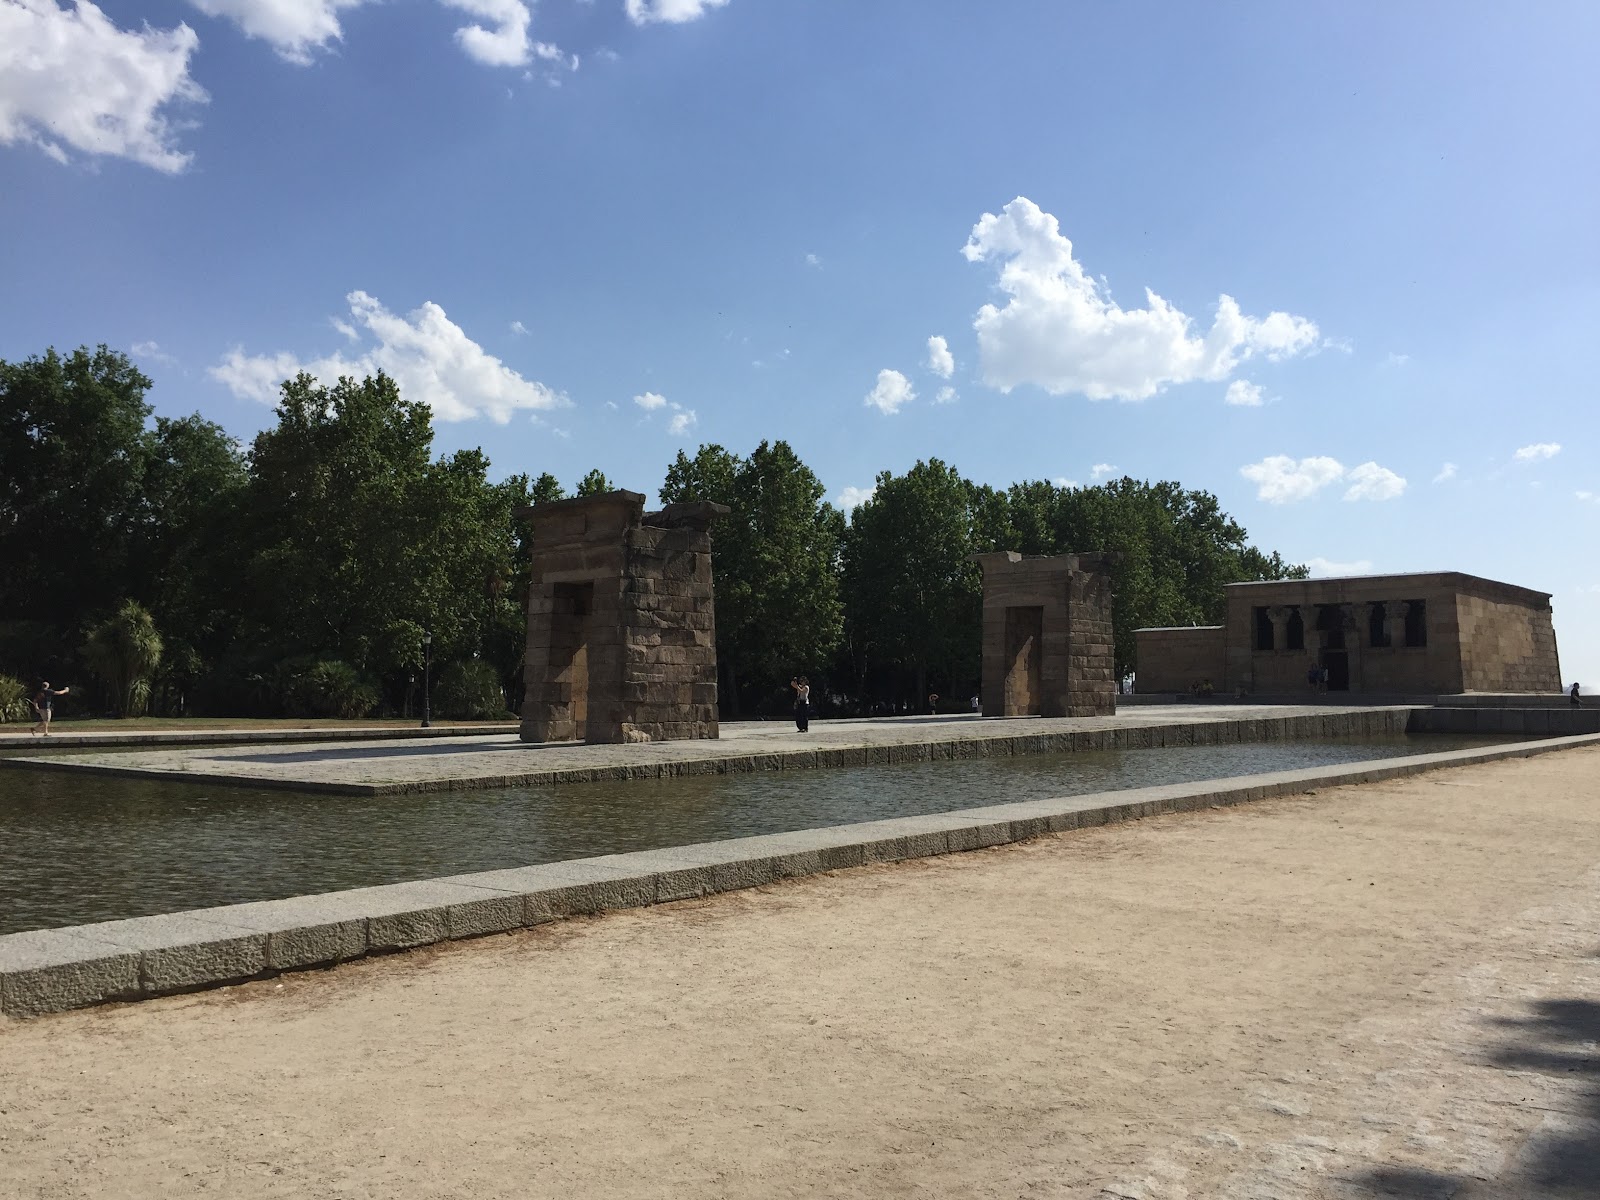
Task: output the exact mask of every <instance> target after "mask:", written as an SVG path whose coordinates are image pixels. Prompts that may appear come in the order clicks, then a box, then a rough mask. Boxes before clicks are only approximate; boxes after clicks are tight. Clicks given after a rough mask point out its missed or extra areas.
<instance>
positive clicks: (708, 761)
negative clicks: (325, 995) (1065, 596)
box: [0, 706, 1417, 796]
mask: <svg viewBox="0 0 1600 1200" xmlns="http://www.w3.org/2000/svg"><path fill="white" fill-rule="evenodd" d="M1415 711H1417V710H1415V709H1413V708H1409V707H1404V706H1396V707H1383V708H1360V709H1352V710H1351V711H1348V712H1321V713H1300V714H1296V715H1292V716H1284V717H1238V718H1227V719H1222V720H1203V721H1178V722H1171V721H1169V722H1152V723H1150V724H1146V725H1128V726H1124V727H1118V728H1103V729H1079V730H1063V731H1061V732H1059V733H1028V734H1005V733H995V734H991V735H985V734H983V733H972V734H968V735H967V736H965V737H944V738H940V737H930V738H927V739H925V740H920V741H905V742H858V743H850V744H846V745H839V746H823V747H818V748H815V749H806V750H789V751H754V752H750V751H747V752H745V753H742V754H741V753H739V752H737V751H730V752H728V753H724V754H706V755H704V756H701V757H688V758H673V759H665V760H657V761H654V762H651V761H639V762H632V763H611V764H606V765H603V766H595V767H564V768H545V769H544V770H541V771H520V772H511V773H508V774H504V775H473V776H464V777H459V778H437V779H416V780H397V781H393V782H388V783H354V782H349V783H346V782H338V783H335V782H329V781H326V780H301V779H284V778H279V777H274V776H258V775H245V774H230V773H229V772H227V771H211V770H207V771H203V772H201V771H196V772H192V773H189V772H185V771H182V770H179V769H175V768H170V767H161V768H157V767H136V766H129V765H126V764H120V763H115V764H113V763H100V762H96V761H94V760H92V759H71V758H57V759H50V758H9V759H8V758H0V767H3V766H7V765H9V766H13V767H18V768H40V769H45V770H51V771H77V772H83V773H88V774H97V775H116V776H122V777H125V778H132V779H161V780H166V781H173V780H187V781H190V782H195V783H202V784H207V785H213V784H227V785H232V786H238V787H251V788H262V789H270V790H276V791H292V792H314V793H318V794H325V795H342V796H399V795H412V794H418V793H423V792H450V791H480V790H484V789H488V788H506V787H553V786H556V785H559V784H572V783H599V782H602V781H609V780H624V779H666V778H674V777H678V776H688V775H736V774H743V773H749V772H757V771H789V770H808V769H812V768H816V767H860V766H879V765H887V764H894V763H905V762H930V761H935V762H936V761H943V760H949V759H964V758H1010V757H1012V756H1015V755H1022V754H1065V753H1080V752H1083V751H1092V750H1150V749H1162V748H1164V747H1168V746H1210V745H1232V744H1234V743H1238V742H1272V741H1300V740H1303V739H1305V738H1329V737H1361V736H1368V737H1382V736H1389V735H1394V734H1402V733H1405V732H1406V731H1407V729H1408V727H1409V725H1410V722H1411V720H1412V714H1413V713H1414V712H1415ZM653 744H655V743H645V744H643V745H642V746H641V749H648V748H649V746H650V745H653ZM661 744H664V745H670V746H681V745H696V746H698V745H709V744H711V743H680V742H669V743H661Z"/></svg>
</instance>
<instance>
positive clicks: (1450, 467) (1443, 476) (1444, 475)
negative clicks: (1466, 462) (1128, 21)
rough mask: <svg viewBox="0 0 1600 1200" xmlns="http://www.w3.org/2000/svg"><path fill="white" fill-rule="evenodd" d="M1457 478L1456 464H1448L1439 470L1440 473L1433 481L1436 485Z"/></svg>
mask: <svg viewBox="0 0 1600 1200" xmlns="http://www.w3.org/2000/svg"><path fill="white" fill-rule="evenodd" d="M1455 477H1456V465H1455V463H1452V462H1447V463H1445V464H1444V466H1442V467H1440V468H1439V473H1438V474H1437V475H1435V476H1434V477H1433V481H1434V482H1435V483H1444V482H1446V481H1447V480H1451V479H1454V478H1455Z"/></svg>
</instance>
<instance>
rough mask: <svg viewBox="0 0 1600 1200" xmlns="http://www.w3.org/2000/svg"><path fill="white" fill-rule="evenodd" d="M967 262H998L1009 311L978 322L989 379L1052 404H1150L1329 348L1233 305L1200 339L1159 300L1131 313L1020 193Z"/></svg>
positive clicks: (1228, 303)
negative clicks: (1241, 368) (1057, 398)
mask: <svg viewBox="0 0 1600 1200" xmlns="http://www.w3.org/2000/svg"><path fill="white" fill-rule="evenodd" d="M962 253H963V254H964V255H965V256H966V257H967V259H968V261H970V262H990V261H999V262H1000V264H1001V266H1000V272H999V285H1000V290H1001V291H1002V292H1004V293H1005V294H1006V296H1007V297H1008V299H1007V300H1006V303H1005V306H1004V307H997V306H995V305H993V304H985V305H984V306H983V307H982V308H981V309H979V310H978V315H977V317H976V318H975V319H974V320H973V328H974V329H976V330H977V333H978V351H979V357H980V359H981V362H982V367H983V379H984V382H985V383H987V384H989V385H990V386H991V387H996V388H999V389H1000V390H1001V391H1003V392H1009V391H1010V390H1011V389H1012V388H1014V387H1017V386H1018V385H1020V384H1028V383H1031V384H1036V385H1037V386H1039V387H1041V388H1043V389H1045V391H1047V392H1050V393H1051V394H1052V395H1065V394H1069V393H1079V394H1082V395H1084V396H1087V397H1088V398H1089V399H1091V400H1106V399H1120V400H1143V399H1145V398H1146V397H1148V396H1153V395H1155V394H1156V393H1157V392H1159V391H1161V390H1162V389H1163V388H1165V387H1167V386H1168V385H1169V384H1174V383H1187V382H1189V381H1191V380H1197V379H1203V380H1210V381H1213V382H1221V381H1222V380H1224V379H1226V378H1227V377H1228V376H1229V375H1230V374H1231V373H1232V372H1233V369H1234V368H1235V367H1236V366H1238V365H1239V364H1240V363H1241V362H1243V361H1245V360H1246V359H1250V358H1253V357H1255V356H1256V355H1261V356H1263V357H1265V358H1267V359H1269V360H1272V361H1278V360H1280V359H1284V358H1289V357H1292V356H1294V355H1297V354H1306V353H1309V352H1311V351H1313V350H1315V349H1316V348H1317V347H1318V346H1319V344H1320V340H1321V339H1320V335H1319V333H1318V330H1317V326H1316V325H1315V324H1314V323H1313V322H1311V321H1308V320H1306V319H1305V318H1303V317H1296V316H1292V315H1290V314H1289V313H1285V312H1272V313H1268V314H1267V315H1266V316H1265V317H1260V318H1257V317H1248V316H1245V315H1244V314H1243V313H1242V312H1241V311H1240V309H1239V305H1238V302H1237V301H1235V300H1234V299H1233V297H1231V296H1226V295H1224V296H1221V297H1220V298H1219V299H1218V301H1217V314H1216V317H1215V319H1214V320H1213V322H1212V325H1211V328H1210V330H1209V331H1208V332H1206V333H1205V334H1204V335H1203V336H1196V335H1194V334H1192V333H1191V332H1190V325H1191V322H1190V319H1189V317H1187V316H1186V315H1185V314H1184V313H1182V312H1180V311H1179V310H1178V309H1176V308H1174V307H1173V306H1172V305H1171V304H1169V303H1168V302H1167V301H1165V300H1163V299H1162V298H1161V297H1160V296H1158V295H1156V294H1155V293H1154V292H1152V291H1149V290H1146V292H1145V300H1146V303H1147V305H1148V307H1145V308H1135V309H1124V308H1123V307H1121V306H1120V305H1119V304H1117V302H1116V301H1114V300H1112V299H1111V297H1110V296H1109V295H1108V294H1107V292H1106V289H1105V288H1104V286H1103V285H1102V284H1101V283H1100V282H1098V281H1097V280H1095V279H1093V278H1092V277H1090V276H1089V275H1088V274H1087V273H1086V272H1085V271H1084V269H1083V267H1082V266H1081V265H1080V264H1079V263H1078V262H1077V260H1076V259H1074V258H1073V254H1072V243H1071V241H1069V240H1068V239H1067V238H1065V237H1063V236H1062V235H1061V230H1060V226H1059V224H1058V222H1057V221H1056V218H1055V217H1053V216H1052V215H1050V214H1049V213H1047V212H1044V211H1043V210H1041V209H1040V208H1039V206H1038V205H1036V204H1034V203H1033V201H1031V200H1029V199H1027V198H1026V197H1023V196H1019V197H1017V198H1016V199H1015V200H1013V201H1012V202H1011V203H1010V204H1008V205H1006V206H1005V208H1004V209H1002V210H1001V211H1000V213H999V215H996V214H994V213H985V214H984V215H983V217H982V219H981V220H979V222H978V223H977V224H976V225H974V226H973V228H972V235H971V237H970V238H969V239H968V240H967V244H966V246H965V247H964V248H963V249H962Z"/></svg>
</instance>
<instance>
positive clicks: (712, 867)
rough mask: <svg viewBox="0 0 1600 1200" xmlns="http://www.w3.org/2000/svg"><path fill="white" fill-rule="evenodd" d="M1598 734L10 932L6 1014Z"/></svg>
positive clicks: (189, 986) (1393, 774) (1528, 750)
mask: <svg viewBox="0 0 1600 1200" xmlns="http://www.w3.org/2000/svg"><path fill="white" fill-rule="evenodd" d="M1584 745H1600V736H1597V735H1591V736H1587V737H1570V738H1554V739H1547V740H1544V741H1538V742H1523V743H1518V744H1514V745H1505V746H1492V747H1485V748H1480V749H1474V750H1455V751H1448V752H1445V753H1440V754H1423V755H1415V756H1412V757H1408V758H1400V759H1385V760H1382V761H1378V762H1372V763H1365V764H1353V765H1349V766H1342V767H1320V768H1314V769H1310V770H1302V771H1279V772H1273V773H1271V774H1262V775H1248V776H1240V777H1236V778H1233V779H1219V780H1211V781H1208V782H1201V783H1189V784H1176V785H1169V786H1165V787H1154V788H1139V789H1134V790H1129V791H1121V792H1107V793H1101V794H1100V795H1094V796H1076V797H1070V798H1065V799H1055V800H1035V801H1028V802H1024V803H1019V804H1000V805H993V806H990V807H985V808H972V809H966V810H963V811H960V812H950V813H939V814H935V815H932V816H925V817H904V818H900V819H898V820H887V821H872V822H866V823H863V824H856V825H840V826H835V827H833V828H829V829H811V830H802V831H799V832H795V833H781V834H772V835H768V836H764V837H749V838H736V839H732V840H729V841H721V842H706V843H702V844H700V845H693V846H675V847H672V848H670V849H664V850H647V851H643V852H640V853H635V854H612V855H605V856H603V857H599V858H589V859H580V860H576V861H572V862H563V863H552V864H549V865H547V866H537V867H520V868H513V869H510V870H502V871H484V872H479V873H476V874H470V875H456V876H451V877H447V878H442V879H430V880H425V881H422V882H418V883H398V884H392V885H389V886H387V887H374V888H358V889H354V890H351V891H345V892H333V893H329V894H327V895H321V896H298V897H294V898H291V899H287V900H269V901H264V902H259V903H254V904H238V905H231V906H227V907H222V908H209V909H200V910H196V911H193V912H184V913H173V914H169V915H166V916H158V917H138V918H134V919H132V920H126V921H106V922H102V923H99V924H94V925H77V926H73V927H71V928H67V929H49V930H37V931H34V932H29V933H14V934H10V935H7V936H4V937H0V1012H4V1013H5V1014H6V1015H8V1016H12V1017H31V1016H37V1015H40V1014H42V1013H49V1012H57V1011H61V1010H64V1009H70V1008H80V1007H83V1006H85V1005H90V1004H98V1003H103V1002H106V1001H113V1000H138V999H144V998H148V997H153V996H160V995H166V994H170V993H174V992H184V991H194V990H197V989H200V988H208V987H217V986H221V985H223V984H230V983H238V982H242V981H244V980H248V979H257V978H264V977H270V976H272V975H276V974H279V973H281V972H283V971H291V970H297V969H300V968H305V967H322V966H328V965H332V964H335V963H339V962H344V961H348V960H350V959H355V958H361V957H364V956H366V955H371V954H381V953H386V952H390V951H396V950H404V949H408V948H410V947H415V946H422V945H427V944H429V943H434V942H441V941H448V940H453V939H458V938H469V937H478V936H482V935H485V934H490V933H503V932H509V931H511V930H515V929H522V928H526V927H529V926H534V925H541V924H544V923H546V922H549V921H554V920H558V919H560V918H562V917H569V916H577V915H582V914H588V913H597V912H601V911H604V910H608V909H621V908H636V907H640V906H643V905H649V904H663V903H667V902H669V901H673V900H685V899H690V898H693V897H697V896H705V895H709V894H711V893H714V892H724V891H733V890H737V889H740V888H747V887H757V886H760V885H762V884H767V883H772V882H774V881H776V880H780V879H790V878H795V877H798V876H804V875H811V874H816V873H817V872H820V871H832V870H838V869H842V868H846V867H855V866H861V865H864V864H866V863H876V862H893V861H897V860H901V859H909V858H922V857H928V856H932V855H938V854H950V853H955V852H959V851H963V850H976V849H979V848H981V847H985V846H998V845H1003V844H1006V843H1010V842H1020V841H1025V840H1027V839H1029V838H1035V837H1040V836H1042V835H1044V834H1048V833H1059V832H1064V831H1067V830H1073V829H1081V828H1085V827H1089V826H1095V825H1108V824H1113V823H1116V822H1121V821H1130V820H1139V819H1142V818H1144V817H1153V816H1157V815H1159V814H1162V813H1174V812H1187V811H1192V810H1195V809H1202V808H1213V807H1217V806H1219V805H1231V804H1242V803H1247V802H1249V801H1253V800H1265V799H1269V798H1271V797H1276V796H1288V795H1297V794H1301V793H1304V792H1309V791H1314V790H1317V789H1320V788H1326V787H1333V786H1337V785H1341V784H1353V783H1372V782H1376V781H1379V780H1384V779H1395V778H1399V777H1402V776H1406V775H1415V774H1418V773H1421V772H1424V771H1430V770H1435V769H1437V768H1440V767H1452V766H1463V765H1467V764H1471V763H1481V762H1494V761H1497V760H1500V759H1507V758H1526V757H1529V756H1531V755H1535V754H1544V753H1548V752H1550V751H1553V750H1560V749H1565V748H1567V747H1571V746H1584Z"/></svg>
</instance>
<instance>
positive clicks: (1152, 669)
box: [1134, 571, 1561, 695]
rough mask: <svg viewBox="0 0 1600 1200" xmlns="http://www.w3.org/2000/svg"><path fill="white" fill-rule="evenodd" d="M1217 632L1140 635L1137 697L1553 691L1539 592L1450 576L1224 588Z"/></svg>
mask: <svg viewBox="0 0 1600 1200" xmlns="http://www.w3.org/2000/svg"><path fill="white" fill-rule="evenodd" d="M1224 590H1225V592H1226V595H1227V623H1226V624H1225V625H1203V626H1191V627H1181V628H1176V629H1140V630H1137V631H1136V632H1135V634H1134V636H1135V639H1136V644H1137V652H1138V656H1139V661H1138V687H1139V691H1141V692H1147V693H1148V692H1186V691H1188V690H1190V688H1191V686H1193V685H1194V684H1197V683H1201V682H1209V683H1210V684H1211V685H1212V687H1213V689H1214V690H1215V691H1217V692H1236V691H1238V690H1239V689H1240V688H1243V689H1244V690H1245V691H1246V692H1250V693H1258V694H1280V695H1281V694H1288V693H1300V692H1305V691H1306V690H1307V687H1308V683H1307V672H1308V671H1309V669H1310V668H1311V667H1312V666H1320V667H1322V668H1323V669H1325V670H1326V671H1327V673H1328V674H1327V690H1328V691H1330V692H1372V693H1388V694H1391V695H1404V694H1410V695H1456V694H1459V693H1461V692H1499V693H1506V692H1558V691H1560V690H1561V666H1560V663H1559V661H1558V660H1557V657H1556V633H1555V626H1554V625H1553V623H1552V621H1551V614H1550V593H1548V592H1535V591H1531V590H1529V589H1528V588H1523V587H1517V586H1515V585H1513V584H1509V583H1496V582H1495V581H1494V580H1492V579H1480V578H1479V577H1478V576H1476V575H1463V574H1461V573H1460V572H1456V571H1446V572H1438V573H1433V574H1414V575H1361V576H1352V577H1348V578H1343V579H1301V580H1278V581H1273V582H1270V583H1234V584H1229V585H1228V586H1227V588H1226V589H1224Z"/></svg>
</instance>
